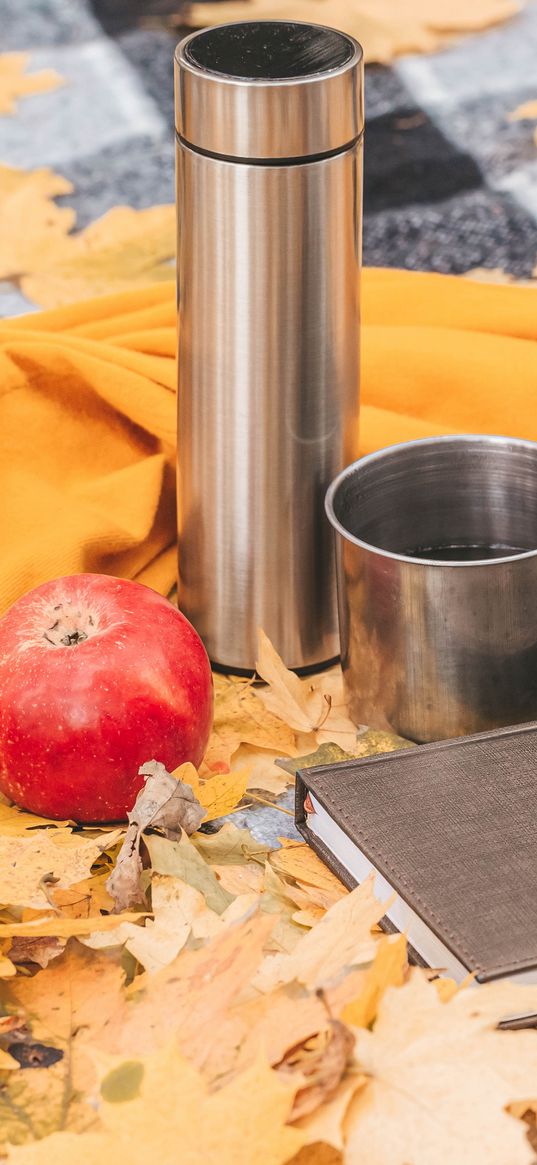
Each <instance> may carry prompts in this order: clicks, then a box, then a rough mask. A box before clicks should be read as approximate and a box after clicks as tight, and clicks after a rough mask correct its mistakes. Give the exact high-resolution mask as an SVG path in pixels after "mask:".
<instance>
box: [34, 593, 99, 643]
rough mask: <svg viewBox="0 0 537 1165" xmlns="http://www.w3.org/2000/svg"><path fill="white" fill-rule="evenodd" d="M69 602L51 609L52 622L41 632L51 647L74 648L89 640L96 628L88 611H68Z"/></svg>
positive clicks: (66, 601) (67, 600)
mask: <svg viewBox="0 0 537 1165" xmlns="http://www.w3.org/2000/svg"><path fill="white" fill-rule="evenodd" d="M70 604H71V600H70V599H66V600H65V603H58V604H57V606H55V607H54V608H53V609H52V613H51V614H52V622H51V624H50V626H49V627H47V628H46V630H45V631H44V632H43V638H44V639H46V641H47V643H50V644H51V646H52V647H76V646H77V644H79V643H84V642H85V640H86V639H90V638H91V636H92V635H95V632H96V631H97V630H98V626H97V624H96V621H95V619H94V617H93V615H92V614H90V612H89V611H82V610H80V609H78V610H74V611H73V610H72V609H70Z"/></svg>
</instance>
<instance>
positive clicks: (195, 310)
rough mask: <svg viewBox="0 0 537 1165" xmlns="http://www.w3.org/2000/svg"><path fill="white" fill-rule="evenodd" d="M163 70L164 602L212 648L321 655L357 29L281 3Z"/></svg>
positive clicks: (357, 175)
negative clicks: (302, 15) (172, 230)
mask: <svg viewBox="0 0 537 1165" xmlns="http://www.w3.org/2000/svg"><path fill="white" fill-rule="evenodd" d="M175 69H176V119H177V123H176V127H177V210H178V236H179V242H178V276H177V278H178V299H179V400H178V481H179V485H178V512H179V518H178V521H179V601H180V606H181V608H182V610H183V611H184V612H185V614H186V615H187V617H188V618H189V619H190V620H191V622H192V623H193V624H194V626H195V627H196V629H197V630H198V631H199V633H200V635H201V636H202V638H203V640H204V642H205V645H206V647H207V651H208V653H209V656H210V659H211V661H212V662H213V664H215V665H217V666H220V667H223V668H225V669H226V670H234V671H247V672H249V671H252V670H253V668H254V666H255V659H256V637H257V628H258V627H262V628H263V629H264V630H265V631H266V633H267V634H268V635H269V637H270V638H271V640H272V642H273V643H274V645H275V647H276V649H277V650H278V652H279V653H280V654H281V655H282V656H283V659H284V661H285V663H286V664H287V665H288V666H289V667H293V668H297V669H306V668H310V667H315V666H320V665H322V664H324V663H326V662H328V661H329V660H331V659H333V658H334V657H336V656H337V655H338V654H339V638H338V629H337V609H336V594H335V569H334V553H333V544H332V532H331V529H330V526H329V523H328V521H327V519H326V517H325V514H324V506H323V502H324V495H325V491H326V488H327V486H328V484H329V482H330V481H331V480H332V478H333V477H334V476H335V475H336V474H337V473H338V472H339V471H340V470H341V469H342V467H343V466H344V465H346V464H348V463H349V462H351V461H352V460H354V459H355V457H356V456H357V440H358V408H359V399H358V340H359V273H360V243H361V189H362V180H361V156H362V130H363V96H362V95H363V70H362V52H361V49H360V46H359V45H358V44H357V43H356V41H354V40H353V39H352V38H351V37H349V36H346V35H344V34H343V33H340V32H336V31H334V30H332V29H328V28H324V27H320V26H317V25H310V24H299V23H295V22H290V21H252V22H244V23H240V24H229V25H223V26H220V27H217V28H212V29H209V30H206V31H203V32H200V33H195V34H194V35H192V36H189V37H187V38H186V40H184V41H182V43H181V44H180V45H179V46H178V49H177V52H176V60H175Z"/></svg>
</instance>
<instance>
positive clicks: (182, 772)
mask: <svg viewBox="0 0 537 1165" xmlns="http://www.w3.org/2000/svg"><path fill="white" fill-rule="evenodd" d="M172 776H174V777H177V779H178V780H180V781H184V782H185V784H187V785H190V787H191V789H192V791H193V793H194V794H195V795H196V797H197V799H198V801H199V803H200V805H202V806H203V808H204V809H205V817H204V821H214V820H215V819H216V818H217V817H225V815H226V813H231V812H232V810H233V809H236V807H237V805H238V804H239V801H242V798H243V797H244V794H245V792H246V789H247V787H248V781H249V770H248V769H246V768H244V769H236V770H235V771H234V772H232V773H215V774H214V776H211V777H209V778H208V779H206V780H202V779H200V777H199V774H198V771H197V769H196V768H194V765H193V764H190V763H189V762H188V761H187V762H186V764H182V765H179V768H177V769H175V770H174V772H173V773H172Z"/></svg>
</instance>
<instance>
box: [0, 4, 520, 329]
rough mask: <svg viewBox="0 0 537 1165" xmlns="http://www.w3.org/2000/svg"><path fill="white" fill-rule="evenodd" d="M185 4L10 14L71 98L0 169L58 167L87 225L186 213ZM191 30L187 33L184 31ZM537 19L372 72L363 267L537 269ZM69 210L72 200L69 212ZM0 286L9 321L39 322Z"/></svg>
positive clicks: (42, 105) (12, 8) (30, 127)
mask: <svg viewBox="0 0 537 1165" xmlns="http://www.w3.org/2000/svg"><path fill="white" fill-rule="evenodd" d="M174 10H175V11H177V3H174V2H173V0H143V2H142V0H24V2H23V3H21V0H0V47H1V49H2V51H9V50H29V51H31V54H32V57H31V68H36V69H37V68H45V67H52V68H55V69H57V70H58V71H59V72H60V73H61V74H62V75H63V76H64V77H65V78H66V79H67V81H68V85H67V86H66V87H64V88H61V89H58V90H57V91H55V92H52V93H46V94H43V95H41V96H33V97H31V98H29V99H28V100H24V101H21V102H20V104H19V108H18V112H17V114H16V116H15V117H13V118H2V119H1V121H0V161H2V162H5V163H8V164H10V165H13V166H20V167H26V168H31V167H33V166H43V165H48V166H52V167H53V168H54V169H56V170H57V171H59V172H60V173H61V174H63V175H64V176H65V177H66V178H69V179H71V181H72V182H73V183H74V187H75V190H74V194H72V195H69V196H67V197H66V198H64V199H63V201H64V202H65V203H67V204H68V205H71V206H74V207H75V209H76V211H77V216H78V225H79V226H80V227H82V226H85V225H87V224H88V223H89V222H91V221H92V220H93V219H95V218H97V217H98V216H99V215H101V214H103V213H104V212H105V211H106V210H108V209H109V208H110V207H112V206H114V205H117V204H119V203H123V204H127V205H130V206H133V207H136V208H141V207H145V206H151V205H153V204H155V203H160V202H172V201H173V199H174V114H173V70H172V57H173V46H174V40H177V39H178V36H179V35H180V34H177V32H175V33H173V31H171V30H170V29H169V28H167V27H166V20H167V17H169V15H170V13H171V12H172V11H174ZM185 31H186V29H185ZM536 59H537V5H534V4H530V5H529V6H528V7H527V8H526V9H525V10H524V11H523V12H522V13H521V14H520V15H519V16H518V17H516V18H515V19H513V20H512V21H511V22H509V23H508V24H504V25H501V26H499V27H497V28H493V29H490V30H487V31H485V32H483V33H480V34H478V35H475V36H471V37H468V38H466V39H464V40H462V41H460V42H459V43H457V44H455V45H454V46H453V47H451V48H449V49H447V50H446V51H443V52H441V53H437V54H434V55H431V56H407V57H405V58H403V59H401V60H399V61H398V62H396V63H395V64H394V65H393V67H391V68H384V67H380V66H370V67H368V69H367V71H366V115H367V127H366V143H365V189H364V204H365V217H364V262H365V263H368V264H373V265H385V266H400V267H408V268H412V269H428V270H434V271H444V272H462V271H466V270H468V269H470V268H473V267H481V266H483V267H502V268H504V269H506V270H508V271H510V272H512V273H513V274H514V275H517V276H519V277H527V276H529V275H530V274H531V271H532V268H533V267H534V265H535V264H536V263H537V147H536V146H535V143H534V141H533V133H532V127H531V125H530V124H529V123H528V122H524V121H518V122H509V121H508V120H507V114H508V113H509V112H510V111H511V110H513V109H514V108H515V107H516V106H517V105H518V104H519V103H521V102H522V101H526V100H528V99H530V98H537V71H536V70H535V60H536ZM60 201H62V200H60ZM30 306H31V305H28V304H27V302H26V300H24V298H23V297H22V296H21V295H20V293H19V292H18V291H17V289H16V288H15V287H13V286H11V285H6V284H4V285H0V314H10V313H12V312H20V311H24V310H28V308H29V307H30Z"/></svg>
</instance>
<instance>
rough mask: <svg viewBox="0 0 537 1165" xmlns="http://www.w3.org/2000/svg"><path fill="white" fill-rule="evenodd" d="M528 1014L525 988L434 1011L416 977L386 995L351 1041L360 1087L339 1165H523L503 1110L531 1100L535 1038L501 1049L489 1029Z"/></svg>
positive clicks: (536, 1000) (500, 1036)
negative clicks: (363, 1077)
mask: <svg viewBox="0 0 537 1165" xmlns="http://www.w3.org/2000/svg"><path fill="white" fill-rule="evenodd" d="M536 1005H537V988H536V987H535V986H533V987H517V986H515V985H514V984H512V983H511V984H510V983H506V982H504V983H498V984H488V985H485V986H480V987H479V988H477V989H476V988H475V987H470V988H468V989H466V990H465V991H461V992H458V994H457V995H455V996H454V998H453V999H452V1000H451V1001H450V1002H449V1003H442V1002H441V1001H440V1000H439V998H438V995H437V992H436V989H435V987H434V984H432V983H428V982H427V980H426V978H425V976H423V974H420V973H419V972H418V971H414V972H413V974H412V975H411V977H410V979H409V981H408V983H406V984H405V985H404V986H403V987H400V988H392V989H391V990H388V991H387V993H386V995H385V996H384V999H383V1000H382V1002H381V1005H380V1008H379V1014H378V1018H377V1021H376V1024H375V1028H374V1031H373V1032H369V1031H365V1030H357V1031H356V1033H355V1034H356V1037H357V1043H356V1058H357V1061H358V1063H359V1065H360V1067H361V1068H362V1070H363V1071H364V1072H365V1073H366V1074H367V1075H368V1076H369V1077H370V1082H369V1084H368V1085H367V1087H366V1088H365V1089H363V1090H362V1091H361V1092H359V1093H358V1095H357V1096H356V1097H355V1099H354V1100H353V1101H352V1103H351V1107H350V1109H349V1112H348V1114H347V1117H346V1122H345V1124H346V1144H345V1162H346V1163H348V1165H358V1162H362V1161H367V1163H368V1165H403V1163H407V1162H409V1161H412V1165H475V1162H477V1161H479V1162H481V1161H483V1162H485V1161H486V1163H487V1165H506V1162H509V1165H530V1163H531V1162H532V1161H533V1160H534V1153H533V1151H532V1149H531V1146H530V1144H529V1141H528V1140H527V1139H526V1135H525V1127H524V1125H523V1124H522V1123H521V1122H517V1121H516V1120H515V1119H514V1118H513V1117H512V1116H510V1115H509V1114H508V1112H506V1106H507V1105H508V1104H509V1103H511V1102H513V1101H515V1100H517V1099H518V1098H519V1097H523V1096H528V1095H532V1091H533V1092H534V1082H535V1079H536V1078H537V1042H536V1040H535V1039H534V1036H535V1033H534V1032H532V1031H526V1032H518V1033H517V1035H520V1036H522V1039H521V1040H517V1041H516V1042H515V1041H510V1040H509V1039H505V1038H504V1036H506V1035H507V1036H509V1035H510V1034H512V1033H508V1032H501V1031H498V1030H497V1028H496V1024H497V1022H498V1019H499V1018H500V1017H501V1016H502V1015H505V1014H512V1013H516V1012H521V1011H526V1010H530V1011H531V1010H535V1007H536Z"/></svg>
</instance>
